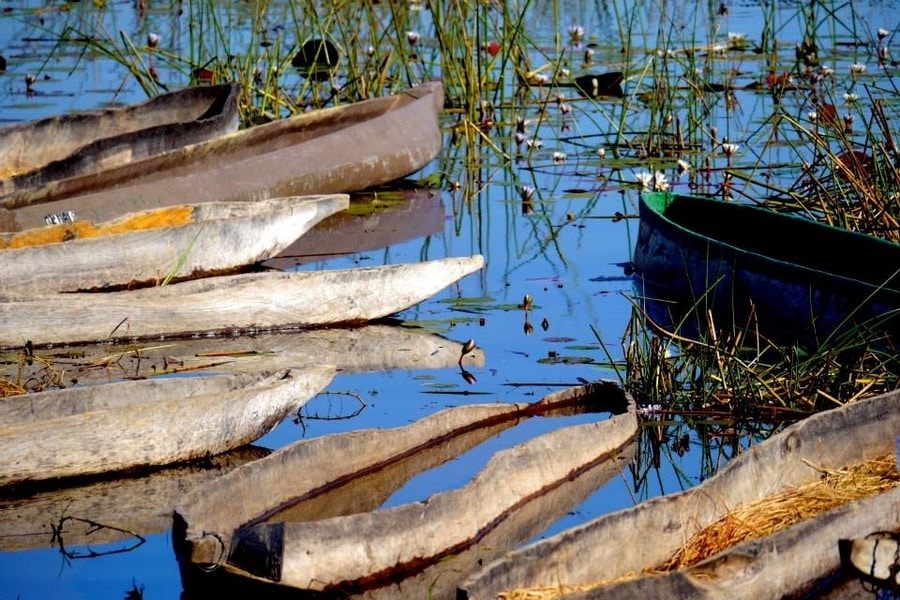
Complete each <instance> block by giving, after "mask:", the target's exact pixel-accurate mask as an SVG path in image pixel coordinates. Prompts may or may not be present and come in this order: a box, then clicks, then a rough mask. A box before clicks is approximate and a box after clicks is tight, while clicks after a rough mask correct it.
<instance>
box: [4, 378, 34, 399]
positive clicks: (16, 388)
mask: <svg viewBox="0 0 900 600" xmlns="http://www.w3.org/2000/svg"><path fill="white" fill-rule="evenodd" d="M27 391H28V390H26V389H25V388H23V387H22V386H20V385H16V384H15V383H13V382H11V381H7V380H6V379H3V378H0V398H8V397H10V396H20V395H22V394H24V393H25V392H27Z"/></svg>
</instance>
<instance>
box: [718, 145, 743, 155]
mask: <svg viewBox="0 0 900 600" xmlns="http://www.w3.org/2000/svg"><path fill="white" fill-rule="evenodd" d="M739 149H740V146H739V145H737V144H732V143H729V142H726V143H724V144H722V153H723V154H724V155H725V156H728V157H731V156H734V153H735V152H737V151H738V150H739Z"/></svg>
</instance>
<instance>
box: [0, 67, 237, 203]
mask: <svg viewBox="0 0 900 600" xmlns="http://www.w3.org/2000/svg"><path fill="white" fill-rule="evenodd" d="M239 92H240V86H239V85H238V84H234V83H227V84H221V85H215V86H208V87H192V88H187V89H185V90H179V91H176V92H171V93H168V94H162V95H160V96H156V97H155V98H152V99H150V100H148V101H146V102H143V103H140V104H135V105H130V106H125V107H118V108H108V109H105V110H99V111H91V112H83V113H72V114H66V115H61V116H57V117H49V118H46V119H41V120H39V121H36V122H33V123H23V124H17V125H10V126H8V127H4V128H2V129H0V157H2V159H0V179H2V180H3V181H2V183H0V195H5V194H9V193H12V192H15V191H19V190H27V189H32V188H37V187H40V186H43V185H47V184H48V183H50V182H52V181H57V180H61V179H65V178H68V177H75V176H77V175H82V174H86V173H91V172H95V171H101V170H103V169H104V168H108V167H111V166H115V165H116V164H120V163H127V162H130V161H135V160H141V159H143V158H147V157H149V156H153V155H155V154H159V153H162V152H166V151H169V150H172V149H175V148H178V147H181V146H186V145H189V144H194V143H197V142H202V141H204V140H207V139H210V138H214V137H217V136H221V135H225V134H227V133H231V132H233V131H236V130H237V128H238V125H239V119H240V117H239V113H238V95H239Z"/></svg>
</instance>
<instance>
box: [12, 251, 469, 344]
mask: <svg viewBox="0 0 900 600" xmlns="http://www.w3.org/2000/svg"><path fill="white" fill-rule="evenodd" d="M482 266H484V258H483V257H482V256H480V255H475V256H469V257H461V258H445V259H438V260H432V261H428V262H423V263H409V264H399V265H388V266H384V267H367V268H357V269H343V270H334V271H314V272H294V273H282V272H267V273H249V274H244V275H233V276H225V277H211V278H206V279H198V280H193V281H186V282H183V283H178V284H175V285H167V286H162V287H155V288H147V289H140V290H131V291H125V292H110V293H99V294H91V293H76V294H57V295H54V296H50V295H48V296H40V297H25V298H23V297H11V296H10V297H6V298H5V299H4V298H0V347H14V346H21V345H22V344H24V343H25V340H31V342H32V344H35V345H45V344H58V343H78V342H96V341H101V340H108V341H116V340H120V341H122V340H136V339H146V338H156V337H165V336H168V337H178V336H189V335H196V334H197V333H218V334H226V333H239V332H249V331H254V332H262V331H271V330H278V329H287V328H300V327H312V326H324V325H352V324H361V323H365V322H368V321H374V320H377V319H382V318H385V317H389V316H391V315H393V314H395V313H397V312H400V311H402V310H405V309H407V308H409V307H411V306H414V305H416V304H418V303H420V302H423V301H424V300H427V299H428V298H430V297H431V296H432V295H434V294H436V293H437V292H439V291H441V290H442V289H444V288H445V287H447V286H449V285H451V284H452V283H454V282H456V281H457V280H459V279H461V278H462V277H465V276H466V275H469V274H471V273H473V272H475V271H477V270H479V269H481V267H482Z"/></svg>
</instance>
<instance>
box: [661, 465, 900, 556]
mask: <svg viewBox="0 0 900 600" xmlns="http://www.w3.org/2000/svg"><path fill="white" fill-rule="evenodd" d="M818 470H819V471H820V472H821V473H822V478H821V479H820V480H819V481H815V482H813V483H808V484H806V485H803V486H800V487H798V488H794V489H791V490H786V491H784V492H782V493H780V494H775V495H772V496H769V497H767V498H763V499H762V500H759V501H757V502H752V503H750V504H747V505H744V506H741V507H738V508H736V509H735V510H733V511H731V512H730V513H728V514H727V515H725V516H724V517H722V518H721V519H719V520H718V521H716V522H715V523H712V524H710V525H708V526H706V527H705V528H703V529H702V530H701V531H699V532H697V533H696V534H694V536H693V537H692V538H691V539H690V540H688V542H687V544H685V545H684V547H682V548H681V550H679V551H678V552H676V553H675V555H674V556H673V557H672V558H671V559H669V561H668V562H666V563H665V564H664V565H663V566H662V567H661V568H660V570H662V571H674V570H677V569H681V568H684V567H688V566H690V565H693V564H696V563H698V562H700V561H701V560H703V559H705V558H708V557H710V556H712V555H714V554H716V553H718V552H721V551H723V550H726V549H728V548H730V547H732V546H735V545H736V544H739V543H741V542H746V541H748V540H753V539H757V538H760V537H765V536H767V535H771V534H772V533H775V532H777V531H780V530H782V529H786V528H787V527H790V526H791V525H794V524H796V523H800V522H801V521H806V520H808V519H812V518H814V517H816V516H817V515H819V514H821V513H823V512H825V511H828V510H831V509H833V508H837V507H838V506H841V505H844V504H847V503H849V502H853V501H854V500H859V499H861V498H868V497H870V496H875V495H877V494H880V493H882V492H884V491H886V490H888V489H890V488H892V487H894V486H896V485H898V483H900V475H898V473H897V461H896V459H895V458H894V456H892V455H887V456H884V457H882V458H878V459H874V460H870V461H866V462H864V463H859V464H856V465H853V466H851V467H848V468H847V469H842V470H830V469H818Z"/></svg>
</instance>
